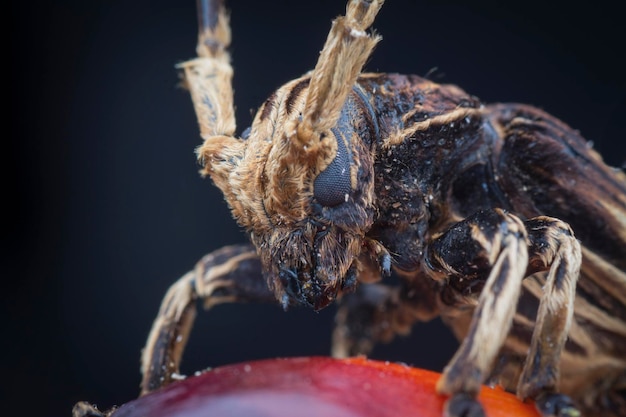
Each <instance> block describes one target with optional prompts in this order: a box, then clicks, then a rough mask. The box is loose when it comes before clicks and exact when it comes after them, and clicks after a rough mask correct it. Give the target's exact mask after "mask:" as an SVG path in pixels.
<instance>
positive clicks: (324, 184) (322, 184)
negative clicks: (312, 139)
mask: <svg viewBox="0 0 626 417" xmlns="http://www.w3.org/2000/svg"><path fill="white" fill-rule="evenodd" d="M333 133H334V132H333ZM335 138H337V155H335V159H333V161H332V162H331V163H330V165H328V166H327V167H326V169H325V170H324V171H322V172H320V173H319V175H318V176H317V178H316V179H315V182H314V183H313V196H314V197H315V199H316V200H317V201H318V202H319V203H320V204H321V205H323V206H326V207H333V206H337V205H339V204H341V203H344V202H345V201H347V198H348V195H349V194H350V189H351V187H350V155H349V154H348V150H347V149H346V144H345V143H344V141H343V140H341V138H340V137H339V135H337V134H335Z"/></svg>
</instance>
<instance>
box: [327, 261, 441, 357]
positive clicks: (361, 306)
mask: <svg viewBox="0 0 626 417" xmlns="http://www.w3.org/2000/svg"><path fill="white" fill-rule="evenodd" d="M397 273H398V274H399V275H400V276H401V278H402V280H401V284H400V285H399V286H397V287H390V286H386V285H382V284H360V285H359V286H357V289H356V291H355V292H354V293H351V294H346V295H344V296H343V298H342V299H341V304H340V306H339V308H338V310H337V314H336V316H335V329H334V332H333V341H332V355H333V356H334V357H338V358H344V357H350V356H356V355H367V354H370V353H371V351H372V349H373V348H374V346H375V345H376V344H377V343H388V342H390V341H391V340H392V339H393V337H395V335H398V334H399V335H406V334H408V333H409V332H410V331H411V327H412V325H413V324H414V323H415V322H416V321H422V322H425V321H430V320H432V319H433V318H435V317H436V316H437V315H439V310H438V306H437V301H436V300H437V291H436V285H433V284H436V283H435V282H434V281H433V280H431V279H430V278H428V277H425V276H424V274H419V275H417V276H415V274H414V273H408V272H397ZM405 275H406V276H405Z"/></svg>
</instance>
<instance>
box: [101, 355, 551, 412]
mask: <svg viewBox="0 0 626 417" xmlns="http://www.w3.org/2000/svg"><path fill="white" fill-rule="evenodd" d="M439 376H440V374H438V373H436V372H431V371H426V370H422V369H416V368H411V367H409V366H405V365H400V364H395V363H388V362H380V361H374V360H368V359H365V358H352V359H332V358H327V357H304V358H290V359H271V360H261V361H254V362H245V363H240V364H236V365H229V366H222V367H219V368H216V369H213V370H211V371H207V372H204V373H202V374H200V375H197V376H193V377H189V378H187V379H186V380H184V381H178V382H175V383H173V384H171V385H169V386H168V387H166V388H163V389H160V390H158V391H156V392H153V393H151V394H148V395H146V396H143V397H141V398H138V399H136V400H133V401H131V402H129V403H127V404H125V405H123V406H121V407H120V408H119V409H117V410H116V411H115V412H114V413H113V414H112V416H111V417H139V416H141V417H144V416H150V417H165V416H167V417H174V416H176V417H193V416H198V417H200V416H203V417H204V416H210V417H221V416H229V417H261V416H262V417H374V416H391V417H405V416H406V417H409V416H410V417H441V416H442V410H443V404H444V401H445V399H446V397H445V396H442V395H439V394H437V393H436V392H435V383H436V382H437V379H438V378H439ZM479 400H480V402H481V403H482V404H483V406H484V408H485V411H486V413H487V416H489V417H538V416H539V414H538V413H537V412H536V411H535V409H534V407H533V406H532V405H531V404H524V403H522V402H520V401H519V400H518V399H517V398H516V397H515V396H514V395H512V394H509V393H507V392H505V391H503V390H502V389H498V388H496V389H492V388H488V387H484V388H483V389H482V391H481V392H480V396H479Z"/></svg>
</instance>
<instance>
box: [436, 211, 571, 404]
mask: <svg viewBox="0 0 626 417" xmlns="http://www.w3.org/2000/svg"><path fill="white" fill-rule="evenodd" d="M529 252H530V254H529ZM580 262H581V250H580V245H579V244H578V242H577V241H576V239H575V238H574V237H573V233H572V231H571V229H570V228H569V226H568V225H567V224H565V223H564V222H562V221H559V220H558V219H553V218H549V217H537V218H534V219H530V220H528V221H526V222H522V221H521V220H520V219H519V218H517V217H516V216H514V215H512V214H509V213H506V212H504V211H502V210H499V209H494V210H486V211H482V212H479V213H477V214H475V215H473V216H470V217H468V218H467V219H465V220H463V221H462V222H459V223H457V224H456V225H454V226H453V227H451V228H450V229H449V230H448V231H447V232H445V233H444V234H443V235H441V236H439V237H438V238H437V239H435V240H434V241H433V242H432V243H431V244H430V245H429V247H428V251H427V258H426V263H427V267H428V268H430V271H429V273H430V275H431V276H432V277H433V278H435V279H439V280H442V279H444V278H445V279H448V282H447V285H446V288H444V290H443V292H442V301H443V303H447V304H450V305H454V304H457V305H459V304H461V305H462V304H468V305H472V304H476V308H475V310H474V314H473V317H472V322H471V325H470V328H469V330H468V333H467V336H466V337H465V338H464V340H463V342H462V344H461V346H460V347H459V349H458V351H457V353H456V354H455V356H454V357H453V359H452V360H451V361H450V363H449V364H448V366H447V367H446V369H445V370H444V374H443V376H442V378H441V379H440V380H439V383H438V386H437V388H438V390H439V392H441V393H445V394H450V395H452V396H453V399H454V398H455V396H456V395H459V394H468V395H470V396H475V395H476V394H477V393H478V390H479V389H480V385H481V384H482V383H483V382H484V381H485V379H486V376H487V375H488V373H489V371H490V370H491V368H492V366H493V362H494V359H495V358H496V356H497V354H498V352H499V350H500V348H501V347H502V345H503V343H504V340H505V338H506V336H507V334H508V332H509V330H510V328H511V323H512V319H513V316H514V314H515V310H516V306H517V300H518V299H519V296H520V290H521V287H522V280H523V278H524V277H526V276H527V275H529V274H531V273H534V272H538V271H544V270H548V271H549V272H548V274H547V278H546V284H545V286H544V290H543V294H541V295H540V298H541V301H540V306H539V312H538V314H537V325H536V327H535V330H534V331H533V336H532V340H531V345H530V350H529V354H528V359H527V362H526V366H525V367H524V370H523V372H522V376H521V378H520V382H519V386H518V396H520V397H521V398H533V399H534V398H537V397H538V396H539V395H540V394H542V393H551V392H555V390H556V386H557V383H558V377H559V373H558V363H559V357H560V354H561V351H562V349H563V346H564V344H565V340H566V337H567V332H568V330H569V326H570V322H571V319H572V315H573V300H574V297H575V288H576V279H577V277H578V273H579V270H580ZM485 277H486V278H485ZM483 284H484V287H483V288H482V290H480V287H481V285H483ZM477 294H480V295H478V299H477V300H476V297H477ZM455 401H456V400H455ZM450 406H451V405H450ZM473 407H474V406H472V407H471V408H472V409H473ZM456 408H458V407H456V406H455V409H456ZM540 411H542V410H540ZM448 412H449V413H452V414H449V415H450V416H454V415H459V416H460V415H462V414H453V410H452V409H451V408H450V407H448ZM548 415H549V414H547V416H548Z"/></svg>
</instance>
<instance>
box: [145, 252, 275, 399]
mask: <svg viewBox="0 0 626 417" xmlns="http://www.w3.org/2000/svg"><path fill="white" fill-rule="evenodd" d="M198 299H200V300H203V301H204V307H205V309H209V308H211V307H213V306H215V305H217V304H221V303H231V302H238V301H251V302H276V298H275V297H274V294H273V293H272V292H271V291H270V290H269V289H268V288H267V284H266V282H265V279H263V276H262V272H261V262H260V261H259V259H258V257H257V255H256V251H255V249H254V247H252V246H250V245H235V246H226V247H224V248H221V249H219V250H216V251H214V252H212V253H210V254H208V255H206V256H204V257H203V258H202V259H201V260H200V261H199V262H198V263H197V264H196V268H195V269H194V270H193V271H190V272H188V273H187V274H185V275H184V276H183V277H182V278H180V279H179V280H178V281H177V282H175V283H174V284H173V285H172V286H171V287H170V289H169V290H168V292H167V294H166V295H165V298H164V299H163V301H162V303H161V308H160V310H159V314H158V316H157V317H156V319H155V320H154V323H153V325H152V329H151V330H150V334H149V336H148V340H147V342H146V346H145V347H144V349H143V353H142V358H141V372H142V374H143V379H142V381H141V393H142V395H143V394H147V393H149V392H151V391H154V390H155V389H157V388H160V387H162V386H165V385H167V384H169V383H170V382H172V380H174V379H175V377H176V375H177V374H178V372H179V367H180V361H181V357H182V354H183V351H184V348H185V345H186V343H187V339H188V337H189V333H190V331H191V327H192V325H193V321H194V319H195V315H196V301H197V300H198Z"/></svg>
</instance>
